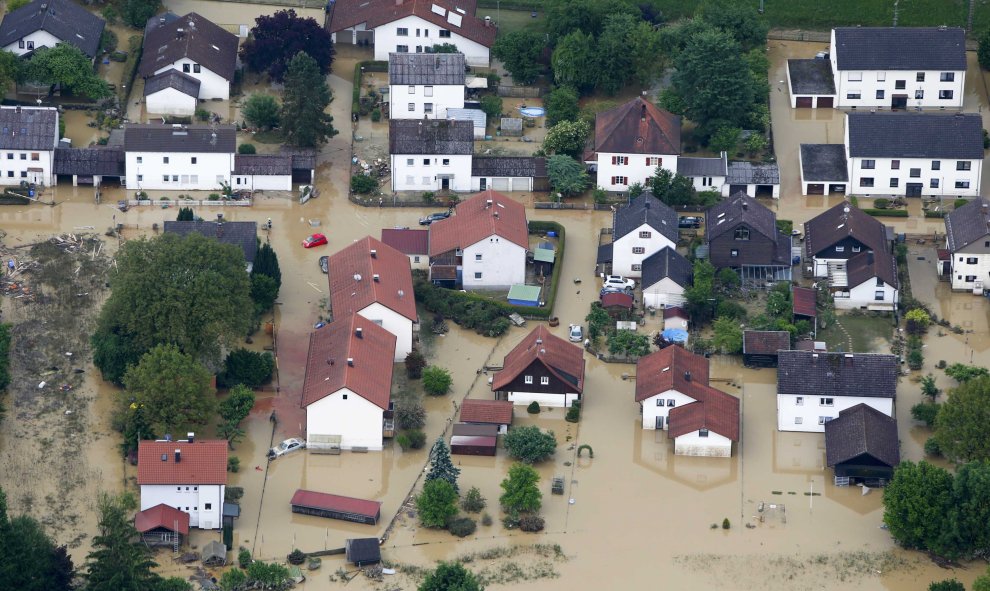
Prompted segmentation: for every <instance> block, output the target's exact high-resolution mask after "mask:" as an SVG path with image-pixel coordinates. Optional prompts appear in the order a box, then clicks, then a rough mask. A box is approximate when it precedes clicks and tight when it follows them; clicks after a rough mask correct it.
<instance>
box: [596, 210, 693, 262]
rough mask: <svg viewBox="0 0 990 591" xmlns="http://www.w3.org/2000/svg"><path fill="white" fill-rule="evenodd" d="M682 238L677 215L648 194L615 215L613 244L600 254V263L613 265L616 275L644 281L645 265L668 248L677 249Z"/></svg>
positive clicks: (613, 220)
mask: <svg viewBox="0 0 990 591" xmlns="http://www.w3.org/2000/svg"><path fill="white" fill-rule="evenodd" d="M678 237H679V235H678V229H677V213H676V212H675V211H674V210H673V209H671V208H670V207H669V206H668V205H667V204H665V203H664V202H662V201H660V200H659V199H657V198H656V197H654V196H653V193H650V192H649V191H647V192H645V193H643V194H642V195H640V196H639V197H636V198H635V199H633V200H631V201H630V202H629V205H627V206H625V207H620V208H619V209H618V210H616V212H615V214H613V218H612V243H611V244H610V245H608V247H609V248H608V250H609V252H607V253H602V252H600V253H599V260H598V262H599V263H606V262H610V263H611V264H612V273H614V274H616V275H622V276H624V277H641V276H642V274H643V261H645V260H646V259H647V257H649V256H651V255H653V254H654V253H656V252H659V251H660V250H662V249H664V248H676V247H677V240H678ZM605 257H607V259H608V260H603V259H604V258H605Z"/></svg>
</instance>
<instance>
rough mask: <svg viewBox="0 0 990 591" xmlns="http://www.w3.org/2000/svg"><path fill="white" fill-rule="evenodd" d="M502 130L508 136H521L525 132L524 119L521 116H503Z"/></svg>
mask: <svg viewBox="0 0 990 591" xmlns="http://www.w3.org/2000/svg"><path fill="white" fill-rule="evenodd" d="M500 131H501V134H502V135H503V136H506V137H520V136H522V134H523V120H522V119H521V118H519V117H502V121H501V123H500Z"/></svg>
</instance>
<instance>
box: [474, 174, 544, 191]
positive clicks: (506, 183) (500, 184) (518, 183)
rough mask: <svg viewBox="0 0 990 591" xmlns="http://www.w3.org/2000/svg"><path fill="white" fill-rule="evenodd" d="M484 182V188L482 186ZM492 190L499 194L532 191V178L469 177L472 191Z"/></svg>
mask: <svg viewBox="0 0 990 591" xmlns="http://www.w3.org/2000/svg"><path fill="white" fill-rule="evenodd" d="M482 181H484V186H482ZM487 189H492V190H493V191H499V192H511V191H532V190H533V177H531V176H473V177H471V190H472V191H485V190H487Z"/></svg>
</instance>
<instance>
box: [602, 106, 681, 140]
mask: <svg viewBox="0 0 990 591" xmlns="http://www.w3.org/2000/svg"><path fill="white" fill-rule="evenodd" d="M594 142H595V144H594V151H595V152H599V153H601V152H606V153H615V154H680V153H681V118H680V117H678V116H677V115H672V114H670V113H668V112H667V111H663V110H661V109H658V108H657V107H655V106H654V105H653V104H652V103H651V102H649V101H646V100H643V99H642V98H640V97H636V98H634V99H633V100H631V101H629V102H627V103H623V104H621V105H619V106H618V107H614V108H612V109H609V110H607V111H602V112H601V113H598V115H597V116H596V117H595V140H594Z"/></svg>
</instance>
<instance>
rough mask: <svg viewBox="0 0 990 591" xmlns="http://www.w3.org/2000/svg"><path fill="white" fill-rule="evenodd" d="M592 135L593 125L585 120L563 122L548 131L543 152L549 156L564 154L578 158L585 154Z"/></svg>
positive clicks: (544, 139)
mask: <svg viewBox="0 0 990 591" xmlns="http://www.w3.org/2000/svg"><path fill="white" fill-rule="evenodd" d="M590 133H591V124H589V123H588V122H587V121H585V120H583V119H578V120H576V121H561V122H560V123H558V124H557V125H554V126H553V127H551V128H550V129H549V130H547V135H546V136H544V138H543V151H544V152H545V153H546V154H548V155H553V154H564V155H567V156H571V157H573V158H577V157H579V156H580V155H581V153H582V152H584V144H585V142H586V141H587V139H588V135H589V134H590Z"/></svg>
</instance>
